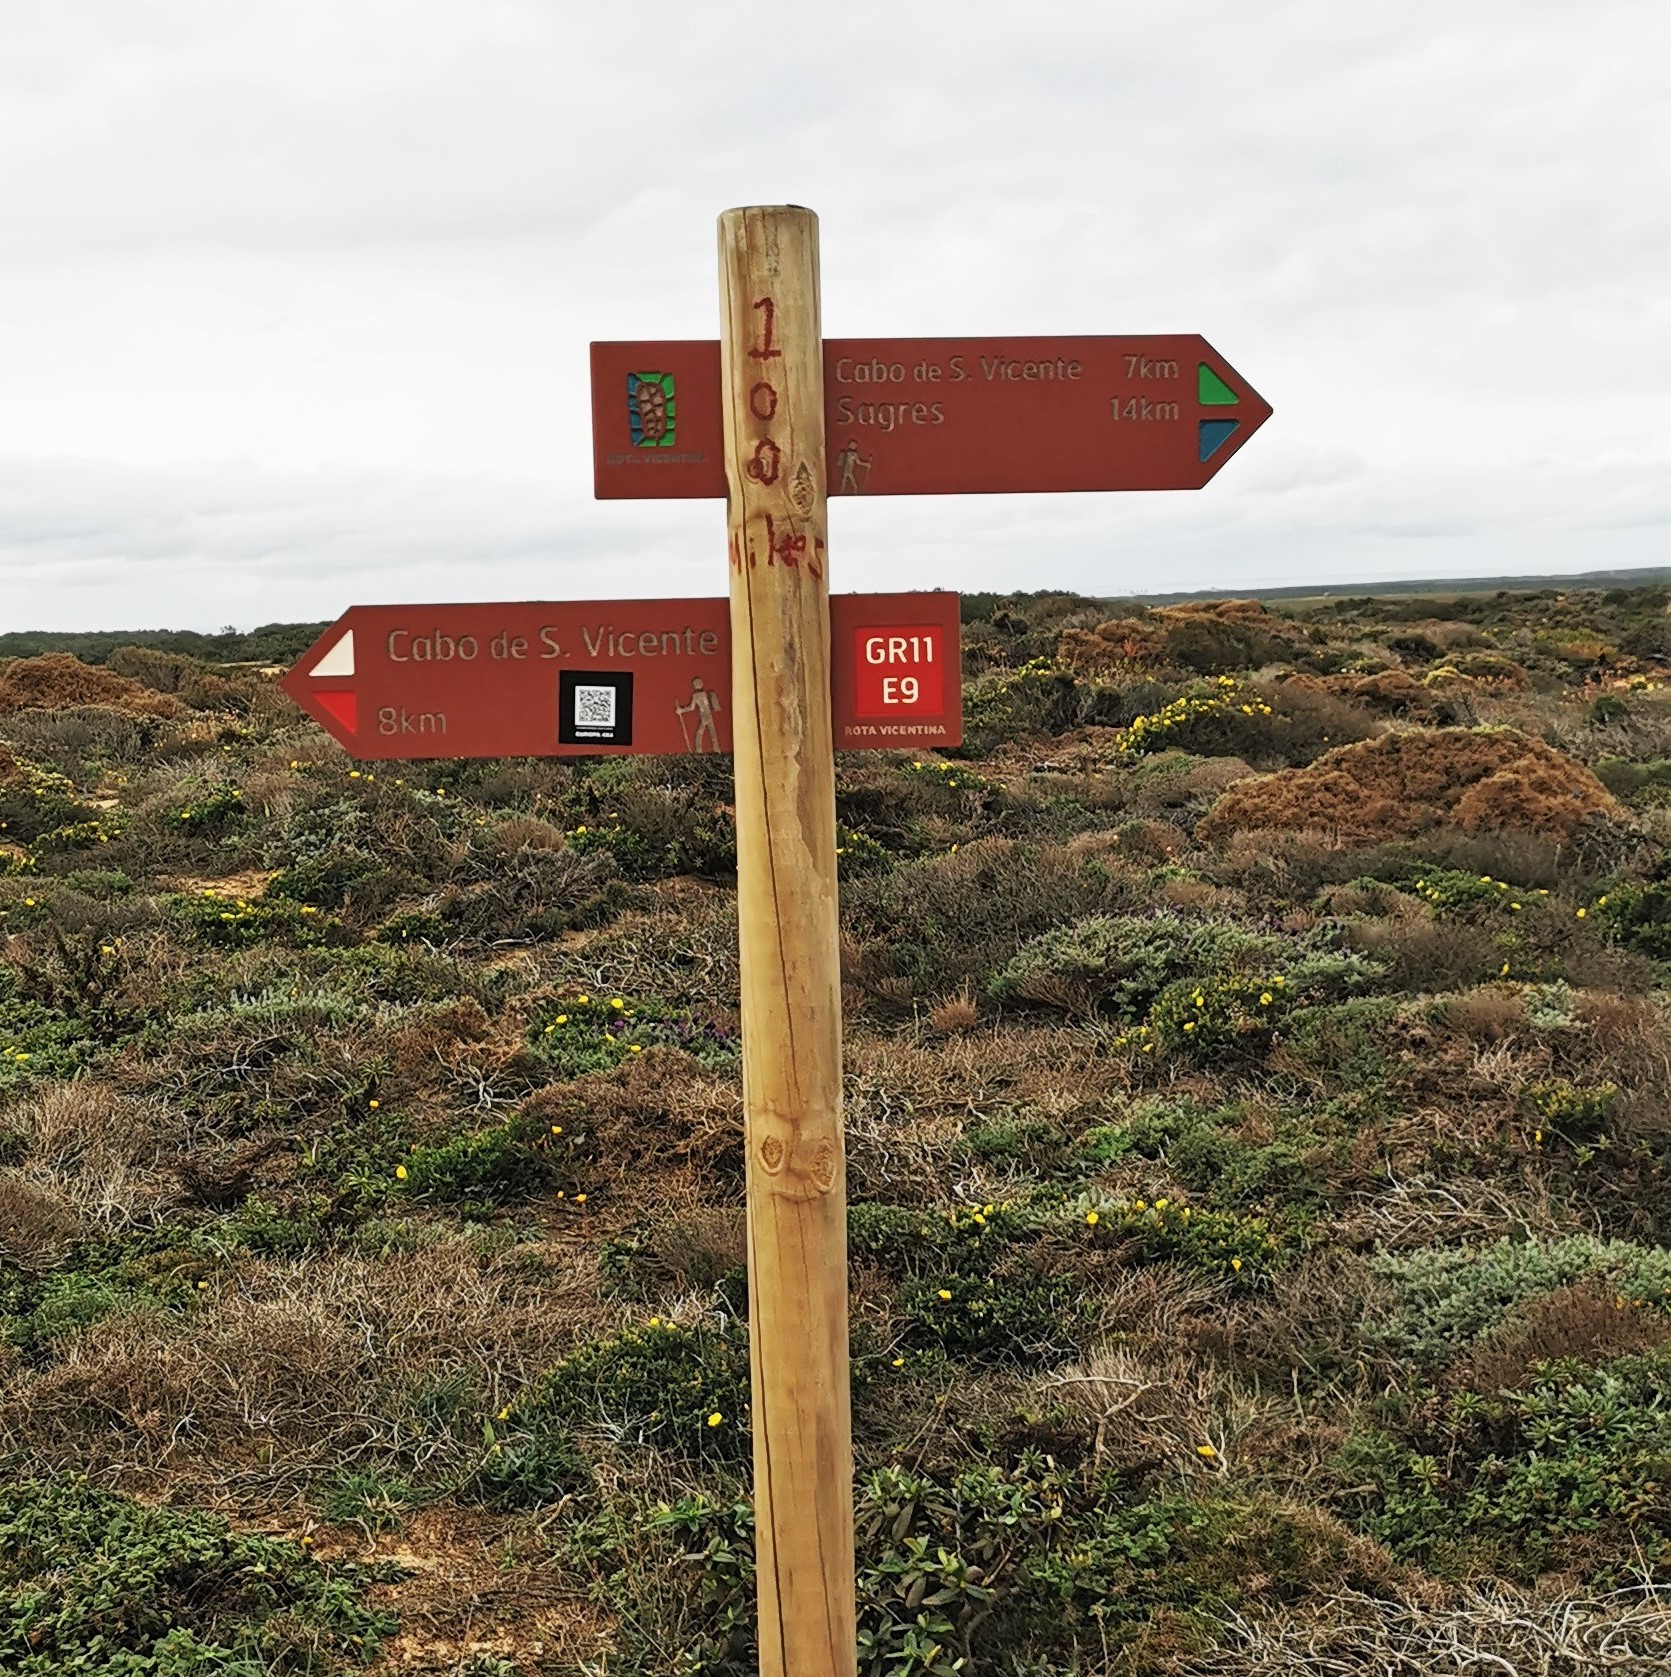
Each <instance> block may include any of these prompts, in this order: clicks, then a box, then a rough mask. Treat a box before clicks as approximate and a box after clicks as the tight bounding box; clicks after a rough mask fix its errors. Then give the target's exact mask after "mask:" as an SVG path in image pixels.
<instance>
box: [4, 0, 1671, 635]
mask: <svg viewBox="0 0 1671 1677" xmlns="http://www.w3.org/2000/svg"><path fill="white" fill-rule="evenodd" d="M1668 63H1671V6H1668V5H1667V4H1666V3H1665V0H1586V3H1585V4H1582V5H1580V4H1577V3H1575V0H1353V3H1351V4H1342V3H1341V0H1189V3H1188V4H1173V3H1170V0H1143V3H1135V0H1099V3H1089V0H1057V3H1056V4H1053V5H1045V4H1042V3H1040V0H1025V3H1022V0H1017V3H1009V0H1003V3H986V0H961V3H958V4H950V3H947V4H932V5H931V4H926V3H916V0H888V3H885V4H875V3H870V0H844V3H843V0H827V3H824V4H820V5H817V6H808V5H796V4H792V3H789V0H779V3H778V4H776V5H764V4H760V3H758V0H754V3H750V4H732V3H730V0H724V3H716V0H683V3H680V4H673V3H666V0H635V3H633V4H630V5H628V4H620V3H612V0H585V3H582V0H0V156H3V157H4V159H5V162H4V165H3V167H0V392H3V400H0V626H4V627H6V628H25V627H51V628H117V627H145V626H163V625H166V626H191V627H213V626H216V625H219V624H223V623H237V624H240V625H244V626H248V625H250V624H253V623H257V622H265V621H273V620H282V619H297V618H324V617H332V616H334V615H336V613H337V612H338V611H340V610H341V609H343V608H344V607H346V606H348V605H350V604H352V603H355V602H361V601H364V602H376V601H403V600H405V601H419V600H449V599H454V600H457V599H478V600H491V599H516V598H543V599H571V598H572V599H578V598H588V597H592V598H611V597H621V596H634V595H637V596H650V595H688V594H717V593H723V592H724V590H725V584H726V571H725V559H724V532H723V525H724V511H723V505H722V504H721V503H719V502H703V501H689V502H665V503H653V502H602V503H600V502H595V501H594V500H593V499H592V496H591V455H590V435H589V433H590V417H589V406H588V391H587V359H586V353H587V344H588V342H589V341H590V340H591V339H593V338H637V337H712V336H716V335H717V294H716V277H715V274H716V256H715V233H714V224H715V217H716V216H717V214H718V212H719V211H720V210H722V209H724V208H726V207H728V206H730V205H736V204H750V203H776V202H795V203H802V204H807V205H810V206H811V207H812V208H813V209H815V210H817V212H818V214H819V217H820V220H821V226H822V244H823V292H824V328H825V331H826V332H827V333H828V334H829V335H831V336H867V335H896V334H897V335H948V334H985V333H1080V332H1093V333H1094V332H1114V333H1118V332H1178V331H1185V332H1200V333H1202V334H1204V335H1205V336H1206V337H1208V338H1209V339H1210V340H1211V341H1212V343H1213V344H1214V345H1215V347H1216V348H1217V349H1219V350H1220V351H1221V352H1222V353H1223V354H1224V355H1225V356H1226V357H1227V358H1228V359H1229V361H1230V362H1231V364H1232V365H1233V366H1235V367H1236V368H1237V369H1238V370H1239V371H1241V372H1242V373H1243V374H1244V375H1245V376H1246V377H1247V378H1248V380H1249V381H1250V382H1251V383H1252V384H1253V385H1254V386H1255V387H1256V388H1257V389H1258V390H1259V391H1260V392H1261V393H1262V394H1263V395H1264V396H1265V397H1266V398H1267V399H1268V400H1269V401H1270V402H1271V403H1272V404H1273V405H1274V406H1275V409H1276V416H1275V418H1274V419H1272V420H1271V421H1270V422H1269V423H1268V424H1267V425H1266V426H1265V428H1264V430H1263V431H1262V432H1261V433H1260V434H1259V435H1258V436H1257V437H1255V438H1254V439H1252V441H1251V442H1250V443H1249V444H1248V446H1247V447H1246V448H1245V449H1244V450H1243V452H1242V453H1241V454H1240V455H1238V456H1237V457H1236V458H1235V459H1234V460H1232V461H1230V462H1229V464H1228V465H1227V466H1226V467H1225V469H1224V471H1223V472H1222V473H1221V474H1220V475H1219V476H1218V477H1217V478H1216V479H1215V480H1214V481H1213V482H1212V483H1210V484H1209V485H1208V487H1207V488H1206V489H1205V490H1203V491H1201V492H1199V493H1167V494H1158V495H1138V494H1127V495H1102V496H1092V495H1063V496H1010V497H964V498H920V499H877V500H873V501H868V502H865V501H853V500H843V501H839V502H837V503H836V505H835V506H834V507H833V509H832V517H831V524H832V571H831V575H832V581H833V583H834V585H835V586H836V587H837V588H841V589H856V590H864V589H877V588H894V587H948V588H962V589H970V588H1009V587H1027V588H1036V587H1046V586H1058V585H1059V586H1063V587H1072V588H1078V589H1083V590H1086V591H1090V592H1096V593H1104V594H1114V593H1123V592H1135V591H1143V590H1146V589H1169V588H1182V587H1220V586H1230V587H1235V588H1238V589H1242V588H1245V589H1248V590H1254V589H1257V588H1258V587H1259V586H1261V585H1275V584H1281V583H1294V582H1308V581H1340V580H1343V579H1348V578H1361V579H1370V578H1388V577H1399V576H1440V575H1458V574H1481V573H1518V572H1544V571H1561V570H1587V569H1596V568H1602V567H1623V566H1636V565H1652V564H1665V563H1671V551H1668V548H1667V541H1666V537H1667V531H1668V529H1671V96H1668V94H1667V87H1668V85H1671V78H1668V77H1667V74H1666V67H1667V64H1668Z"/></svg>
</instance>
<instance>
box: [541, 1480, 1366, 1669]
mask: <svg viewBox="0 0 1671 1677" xmlns="http://www.w3.org/2000/svg"><path fill="white" fill-rule="evenodd" d="M854 1503H855V1508H854V1518H855V1537H856V1549H857V1562H858V1577H857V1586H858V1628H859V1646H858V1671H859V1674H860V1677H956V1674H957V1673H959V1672H964V1673H968V1672H974V1671H987V1670H992V1671H997V1670H1011V1671H1015V1672H1039V1673H1042V1672H1045V1671H1057V1670H1067V1669H1076V1668H1077V1667H1076V1665H1075V1662H1076V1661H1078V1660H1080V1659H1081V1658H1082V1657H1083V1655H1084V1652H1085V1650H1086V1649H1087V1648H1090V1647H1096V1648H1099V1649H1106V1650H1107V1651H1108V1653H1109V1654H1110V1655H1111V1656H1115V1657H1119V1658H1120V1659H1121V1661H1122V1664H1123V1665H1124V1664H1129V1665H1130V1669H1132V1670H1134V1671H1136V1670H1144V1671H1147V1670H1149V1669H1151V1666H1150V1665H1149V1664H1147V1663H1141V1660H1142V1656H1141V1653H1140V1647H1141V1644H1142V1641H1143V1638H1144V1633H1145V1629H1146V1627H1152V1626H1154V1625H1155V1623H1156V1622H1157V1621H1159V1622H1161V1623H1163V1624H1164V1623H1166V1622H1167V1621H1171V1622H1172V1624H1173V1626H1174V1627H1175V1628H1178V1629H1181V1628H1182V1626H1183V1625H1184V1623H1185V1622H1187V1621H1190V1620H1191V1619H1195V1620H1196V1622H1199V1620H1198V1619H1197V1618H1196V1616H1197V1615H1202V1614H1217V1613H1222V1612H1224V1611H1226V1610H1231V1609H1245V1610H1249V1611H1251V1610H1253V1609H1254V1608H1256V1607H1257V1606H1258V1605H1259V1604H1261V1603H1269V1604H1272V1605H1275V1604H1277V1603H1282V1602H1286V1601H1289V1600H1292V1599H1295V1598H1296V1597H1300V1596H1304V1595H1307V1594H1310V1593H1311V1592H1313V1591H1315V1590H1318V1589H1329V1588H1335V1589H1339V1588H1350V1587H1354V1586H1355V1587H1359V1588H1364V1587H1371V1588H1373V1587H1377V1586H1379V1585H1382V1584H1384V1577H1383V1574H1384V1570H1385V1568H1384V1564H1383V1563H1380V1562H1379V1561H1378V1560H1377V1559H1376V1557H1375V1555H1374V1553H1373V1551H1372V1550H1370V1548H1369V1546H1368V1545H1366V1544H1363V1543H1361V1542H1359V1541H1357V1540H1355V1539H1354V1538H1353V1537H1352V1536H1351V1535H1350V1533H1349V1532H1347V1531H1346V1530H1345V1528H1343V1527H1342V1526H1340V1525H1339V1524H1338V1523H1337V1522H1335V1521H1333V1520H1331V1519H1329V1518H1328V1517H1326V1516H1323V1515H1319V1514H1317V1513H1315V1512H1312V1511H1310V1510H1305V1509H1300V1508H1295V1507H1291V1506H1288V1505H1286V1504H1283V1503H1281V1502H1278V1501H1276V1500H1275V1499H1273V1498H1270V1497H1264V1496H1257V1495H1255V1496H1245V1497H1235V1496H1230V1495H1224V1494H1217V1493H1214V1492H1206V1493H1203V1494H1199V1495H1191V1494H1189V1493H1187V1492H1183V1491H1170V1492H1160V1493H1157V1494H1153V1495H1148V1496H1144V1495H1141V1494H1138V1493H1136V1492H1134V1491H1133V1490H1132V1488H1131V1487H1130V1486H1128V1485H1123V1484H1121V1483H1119V1482H1118V1481H1117V1480H1116V1479H1115V1478H1114V1477H1113V1476H1112V1475H1097V1476H1087V1475H1083V1474H1079V1473H1074V1472H1070V1471H1068V1470H1066V1469H1065V1468H1064V1467H1062V1466H1061V1465H1059V1464H1058V1463H1056V1462H1055V1461H1053V1460H1051V1459H1050V1458H1049V1457H1046V1456H1043V1455H1041V1454H1039V1453H1038V1452H1036V1451H1025V1452H1021V1453H1019V1454H1018V1455H1016V1456H1015V1457H1014V1458H1013V1459H1012V1460H1010V1461H1007V1462H1006V1461H999V1462H992V1463H977V1464H974V1465H970V1466H962V1467H959V1466H943V1467H941V1466H936V1467H933V1468H927V1467H922V1466H905V1465H902V1464H898V1463H895V1464H889V1465H885V1466H882V1467H878V1468H875V1469H873V1470H872V1471H870V1472H869V1473H866V1474H864V1475H862V1476H861V1478H860V1482H859V1484H858V1486H857V1487H856V1491H855V1498H854ZM571 1549H572V1552H573V1554H574V1555H575V1557H576V1558H577V1559H578V1560H579V1561H580V1562H581V1563H582V1564H583V1565H585V1566H586V1567H588V1569H589V1570H591V1571H592V1572H593V1574H594V1576H595V1577H596V1578H597V1590H598V1595H599V1598H600V1599H601V1600H602V1601H603V1602H605V1603H606V1604H608V1605H609V1606H611V1607H613V1608H614V1609H615V1610H616V1611H617V1612H618V1613H619V1614H620V1621H621V1624H622V1627H623V1646H622V1653H623V1655H624V1656H625V1657H626V1658H627V1659H629V1660H637V1661H640V1662H644V1663H645V1664H646V1668H654V1669H668V1670H676V1671H684V1672H692V1673H696V1672H701V1673H704V1674H706V1677H748V1674H751V1673H753V1672H755V1671H757V1670H758V1669H759V1659H758V1651H757V1647H756V1643H755V1614H754V1602H755V1582H754V1580H755V1556H754V1520H753V1514H752V1511H751V1510H750V1508H749V1505H748V1504H747V1502H746V1501H744V1500H743V1499H742V1498H741V1497H740V1496H736V1497H723V1496H722V1497H712V1496H707V1495H702V1494H696V1495H687V1496H684V1497H682V1498H680V1499H679V1500H678V1501H677V1502H674V1503H671V1504H669V1503H665V1502H664V1503H661V1504H659V1505H657V1506H654V1507H650V1508H645V1507H643V1506H642V1505H639V1504H635V1503H632V1502H627V1501H623V1502H621V1503H618V1504H616V1505H614V1506H611V1507H609V1508H607V1509H605V1510H604V1511H602V1512H600V1513H599V1514H598V1515H596V1516H594V1517H593V1518H592V1519H590V1520H588V1521H587V1522H585V1523H584V1524H583V1525H581V1526H579V1527H578V1528H577V1529H576V1531H575V1533H574V1536H573V1539H572V1544H571ZM1184 1640H1185V1641H1186V1642H1188V1641H1189V1638H1188V1635H1187V1633H1185V1636H1184Z"/></svg>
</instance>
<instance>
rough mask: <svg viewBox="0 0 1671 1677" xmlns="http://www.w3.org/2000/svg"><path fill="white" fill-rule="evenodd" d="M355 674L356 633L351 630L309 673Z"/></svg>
mask: <svg viewBox="0 0 1671 1677" xmlns="http://www.w3.org/2000/svg"><path fill="white" fill-rule="evenodd" d="M353 673H354V631H353V630H352V629H350V630H349V631H348V632H347V633H346V634H345V635H344V636H343V637H342V639H341V640H339V641H338V642H337V643H336V645H335V646H333V647H332V648H331V650H330V651H329V652H327V653H326V654H325V656H324V657H323V658H321V659H320V660H319V662H318V663H317V664H315V665H314V666H313V668H312V669H311V670H309V671H308V674H309V675H310V676H314V675H352V674H353Z"/></svg>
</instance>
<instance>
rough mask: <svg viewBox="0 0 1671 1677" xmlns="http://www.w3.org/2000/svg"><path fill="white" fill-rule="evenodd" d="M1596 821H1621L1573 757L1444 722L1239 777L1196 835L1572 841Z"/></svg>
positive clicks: (1517, 737) (1615, 806)
mask: <svg viewBox="0 0 1671 1677" xmlns="http://www.w3.org/2000/svg"><path fill="white" fill-rule="evenodd" d="M1596 817H1601V818H1606V819H1609V820H1615V821H1623V820H1624V819H1626V816H1625V811H1624V809H1623V807H1622V806H1621V805H1620V804H1619V803H1618V802H1617V801H1616V800H1615V799H1614V798H1613V796H1612V795H1611V794H1610V793H1609V792H1608V790H1607V789H1606V787H1604V786H1603V785H1602V784H1601V782H1600V781H1599V780H1597V779H1596V777H1595V776H1594V775H1593V774H1592V773H1591V772H1590V771H1589V770H1588V769H1587V768H1585V767H1584V766H1583V765H1582V764H1581V763H1578V762H1575V761H1574V760H1573V759H1572V758H1570V757H1566V756H1563V755H1562V754H1561V753H1560V752H1558V751H1556V750H1554V749H1552V748H1551V747H1550V746H1547V745H1545V744H1543V742H1542V741H1541V740H1534V739H1529V738H1527V737H1526V736H1525V735H1524V734H1518V733H1514V732H1511V731H1510V730H1508V729H1502V730H1492V731H1480V732H1475V731H1472V730H1468V729H1460V728H1455V729H1452V728H1446V729H1439V730H1436V731H1431V732H1409V733H1395V734H1387V735H1383V736H1382V737H1381V738H1379V739H1373V740H1364V741H1362V742H1360V743H1358V744H1355V745H1348V746H1342V747H1341V748H1340V749H1339V750H1336V751H1331V752H1329V753H1328V754H1327V755H1326V756H1324V757H1322V758H1320V759H1319V760H1318V761H1317V762H1315V763H1313V764H1311V765H1310V766H1309V767H1307V768H1303V769H1282V770H1279V771H1278V772H1277V773H1276V774H1272V775H1265V776H1263V777H1261V778H1260V779H1257V780H1252V781H1244V782H1242V783H1241V784H1239V785H1237V786H1233V787H1231V788H1230V789H1229V790H1228V791H1227V792H1226V793H1225V794H1224V795H1223V796H1222V797H1221V798H1220V799H1219V800H1218V802H1217V803H1216V804H1215V805H1214V806H1213V808H1212V809H1211V810H1210V811H1209V812H1208V814H1207V817H1206V819H1205V820H1204V821H1203V822H1202V823H1201V825H1200V827H1199V828H1198V829H1197V836H1198V837H1201V838H1203V839H1217V838H1222V837H1225V836H1227V835H1229V834H1231V833H1236V832H1243V831H1253V830H1259V829H1269V828H1276V829H1284V828H1287V829H1293V828H1302V827H1305V828H1322V829H1324V830H1326V831H1328V832H1330V833H1332V834H1334V835H1335V836H1336V837H1337V838H1338V839H1339V840H1341V841H1343V842H1347V843H1352V844H1360V845H1363V844H1374V843H1378V842H1380V841H1382V840H1384V839H1389V838H1396V837H1413V836H1414V835H1416V834H1418V833H1424V832H1428V831H1431V830H1432V829H1434V828H1436V827H1443V826H1452V827H1462V828H1463V829H1464V830H1466V831H1468V832H1472V833H1478V832H1497V831H1524V832H1532V833H1538V834H1541V835H1543V836H1544V837H1547V838H1550V839H1552V840H1554V841H1555V842H1557V843H1571V842H1572V841H1573V840H1574V839H1575V838H1576V837H1577V835H1578V830H1579V828H1580V827H1581V826H1582V825H1583V824H1584V823H1585V822H1586V821H1589V820H1591V819H1592V818H1596Z"/></svg>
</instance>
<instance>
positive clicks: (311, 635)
mask: <svg viewBox="0 0 1671 1677" xmlns="http://www.w3.org/2000/svg"><path fill="white" fill-rule="evenodd" d="M325 627H326V625H325V624H323V623H263V624H262V625H261V627H260V628H259V629H251V630H250V632H249V633H248V634H247V635H245V634H240V633H239V632H238V631H237V630H236V629H222V630H221V631H220V632H219V633H218V634H213V635H203V634H199V633H197V632H196V631H195V630H192V629H100V630H91V631H81V632H78V631H75V630H63V631H53V630H48V629H18V630H14V631H13V632H12V633H10V634H0V658H35V657H39V655H40V654H41V653H43V652H69V653H73V654H74V655H75V656H76V657H77V658H79V659H80V660H81V661H82V662H83V663H84V664H102V663H104V662H105V661H106V659H108V658H109V656H110V655H111V653H112V652H114V651H115V650H116V649H117V647H119V646H143V647H148V648H150V649H152V650H153V651H157V652H175V653H179V654H181V655H182V656H184V657H187V658H199V659H201V660H202V661H203V662H204V663H207V664H289V663H293V662H294V661H295V660H296V659H297V658H299V657H300V656H301V654H302V653H303V652H305V651H306V650H307V649H308V647H310V646H311V645H312V644H313V643H314V641H315V640H317V639H318V638H319V635H320V633H321V632H322V631H323V630H324V628H325Z"/></svg>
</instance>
